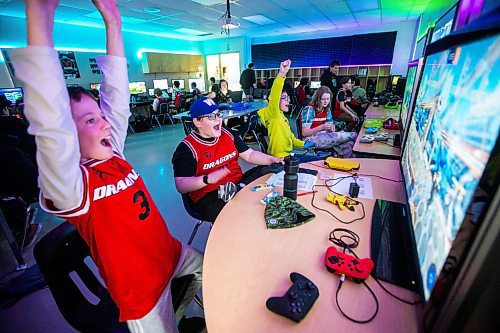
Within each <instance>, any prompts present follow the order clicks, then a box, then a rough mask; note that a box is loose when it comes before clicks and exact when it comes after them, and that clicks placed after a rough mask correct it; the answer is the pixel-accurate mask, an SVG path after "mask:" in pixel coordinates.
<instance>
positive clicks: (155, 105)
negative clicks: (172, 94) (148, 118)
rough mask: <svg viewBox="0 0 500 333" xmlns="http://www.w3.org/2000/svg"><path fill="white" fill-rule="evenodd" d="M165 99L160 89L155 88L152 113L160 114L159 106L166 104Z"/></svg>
mask: <svg viewBox="0 0 500 333" xmlns="http://www.w3.org/2000/svg"><path fill="white" fill-rule="evenodd" d="M166 102H167V99H166V98H164V97H163V91H162V90H161V89H160V88H155V99H154V101H153V106H152V107H153V111H154V112H156V113H158V112H160V104H161V103H166Z"/></svg>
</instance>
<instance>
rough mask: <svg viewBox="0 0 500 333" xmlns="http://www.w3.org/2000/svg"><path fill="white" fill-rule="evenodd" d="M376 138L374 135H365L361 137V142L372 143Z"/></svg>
mask: <svg viewBox="0 0 500 333" xmlns="http://www.w3.org/2000/svg"><path fill="white" fill-rule="evenodd" d="M373 140H375V138H374V137H373V135H363V136H362V137H361V139H359V142H361V143H372V142H373Z"/></svg>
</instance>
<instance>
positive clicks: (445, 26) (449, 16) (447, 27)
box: [431, 4, 457, 43]
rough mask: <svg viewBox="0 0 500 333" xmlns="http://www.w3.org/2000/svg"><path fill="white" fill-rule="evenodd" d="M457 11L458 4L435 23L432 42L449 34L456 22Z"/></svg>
mask: <svg viewBox="0 0 500 333" xmlns="http://www.w3.org/2000/svg"><path fill="white" fill-rule="evenodd" d="M456 12H457V5H456V4H455V5H454V6H453V7H451V8H450V9H449V10H448V11H447V12H446V13H445V14H444V15H443V16H442V17H441V18H440V19H439V20H437V21H436V24H435V25H434V31H433V32H432V38H431V43H434V42H435V41H437V40H440V39H441V38H443V37H446V36H448V35H449V34H450V33H451V31H452V30H453V23H454V22H455V14H456Z"/></svg>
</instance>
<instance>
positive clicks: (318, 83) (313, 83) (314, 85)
mask: <svg viewBox="0 0 500 333" xmlns="http://www.w3.org/2000/svg"><path fill="white" fill-rule="evenodd" d="M309 87H310V88H311V89H318V88H319V87H321V81H311V85H310V86H309Z"/></svg>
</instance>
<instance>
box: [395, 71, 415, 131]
mask: <svg viewBox="0 0 500 333" xmlns="http://www.w3.org/2000/svg"><path fill="white" fill-rule="evenodd" d="M416 76H417V66H410V67H408V73H407V75H406V85H405V92H404V94H403V103H402V104H401V114H400V117H401V122H400V126H399V127H400V129H401V133H404V130H405V128H406V122H407V121H408V114H409V112H410V102H411V99H412V95H413V85H414V83H415V77H416Z"/></svg>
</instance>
